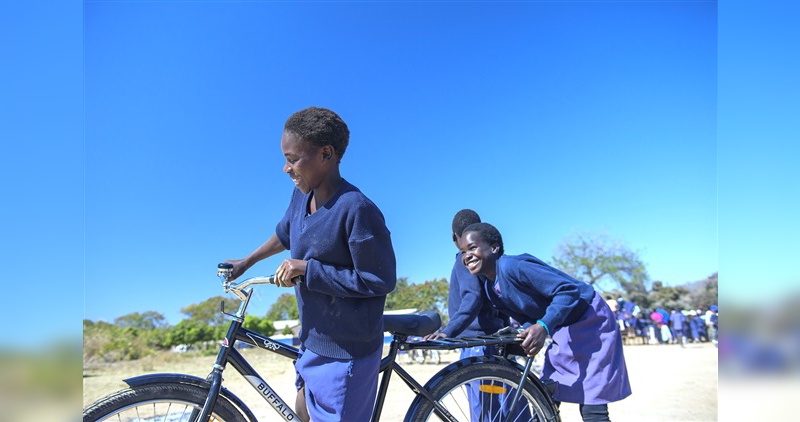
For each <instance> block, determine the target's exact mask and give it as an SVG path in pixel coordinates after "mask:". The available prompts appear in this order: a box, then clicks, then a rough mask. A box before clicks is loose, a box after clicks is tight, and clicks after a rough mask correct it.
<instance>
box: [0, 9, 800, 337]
mask: <svg viewBox="0 0 800 422" xmlns="http://www.w3.org/2000/svg"><path fill="white" fill-rule="evenodd" d="M760 12H761V13H764V14H770V16H772V13H773V12H775V10H774V9H771V10H767V11H763V10H760ZM22 14H24V15H25V17H28V18H31V19H33V20H34V21H35V22H37V23H39V24H40V25H41V27H42V28H44V27H46V28H47V29H48V30H49V32H44V31H30V30H29V28H30V27H31V26H30V24H24V23H23V22H24V20H16V19H6V20H7V22H4V23H6V25H4V26H3V27H4V28H5V31H7V32H8V33H9V35H12V37H11V38H10V39H13V40H17V41H18V42H16V43H10V45H9V46H7V47H4V48H7V49H9V50H10V53H11V54H14V55H15V56H14V57H18V60H16V62H17V63H20V64H21V65H22V66H21V69H20V70H17V69H16V67H15V68H14V69H11V70H9V72H11V76H12V77H13V79H14V80H18V81H20V83H18V84H14V85H12V86H9V87H7V88H6V89H7V91H8V94H9V98H13V100H14V101H13V104H12V105H9V106H4V110H3V111H4V113H5V115H6V116H9V119H8V123H9V124H8V125H7V126H6V128H5V129H4V130H5V131H6V133H7V134H8V136H10V138H9V139H18V140H19V142H17V143H15V145H14V149H13V150H12V152H13V153H12V154H9V155H10V156H11V157H19V160H17V159H10V160H9V162H8V166H7V168H6V170H7V171H9V173H8V174H9V175H10V176H11V177H6V178H5V183H4V186H3V187H4V189H5V192H6V194H7V195H8V196H7V197H8V198H13V200H14V201H18V202H19V203H20V204H23V206H22V207H8V212H9V214H10V216H11V217H12V221H15V222H17V221H18V222H20V224H9V225H7V226H6V227H4V228H3V231H4V236H3V237H4V238H6V239H14V245H13V247H8V253H7V254H6V256H7V257H8V259H9V262H12V263H18V265H19V266H20V268H21V269H22V270H21V272H23V274H24V277H23V278H24V281H25V286H28V287H26V289H24V290H22V291H20V293H19V295H20V296H21V297H24V298H27V300H23V301H20V302H19V304H16V305H14V306H12V307H11V311H12V312H14V313H24V312H30V311H33V312H38V310H39V309H46V310H48V311H49V310H56V311H57V313H56V314H57V315H61V313H59V312H58V310H60V309H63V317H62V318H56V320H55V321H48V324H46V328H43V330H44V331H43V332H40V333H38V335H42V334H44V335H45V336H46V335H48V333H53V332H55V333H57V332H60V331H63V330H64V328H63V327H67V326H69V327H76V326H77V327H78V330H79V323H80V319H82V318H88V319H92V320H99V319H104V320H113V319H114V318H116V317H118V316H121V315H124V314H127V313H130V312H137V311H138V312H143V311H148V310H155V311H158V312H161V313H163V314H164V315H166V316H167V318H168V319H169V321H170V322H171V323H177V322H178V321H179V320H180V318H182V314H181V313H180V308H182V307H184V306H186V305H189V304H192V303H196V302H199V301H202V300H205V299H207V298H209V297H211V296H215V295H218V294H221V289H220V287H219V284H218V281H217V279H216V277H215V276H214V270H215V266H216V264H217V263H218V262H220V261H222V260H224V259H228V258H239V257H243V256H244V255H246V254H247V253H249V252H250V251H252V250H253V249H254V248H255V247H257V246H258V245H259V244H261V242H263V241H264V240H265V239H266V238H267V237H268V236H269V235H270V234H271V233H272V231H273V229H274V225H275V223H276V222H277V221H278V219H279V218H280V216H281V215H282V214H283V212H284V210H285V206H286V205H287V203H288V199H289V195H290V193H291V189H292V184H291V182H290V180H289V179H288V177H287V176H286V175H285V174H283V173H282V172H281V166H282V164H283V160H282V156H281V153H280V148H279V142H278V141H279V139H280V134H281V129H282V125H283V122H284V121H285V119H286V118H287V117H288V116H289V115H290V114H291V113H292V112H294V111H296V110H298V109H301V108H304V107H307V106H309V105H317V106H324V107H329V108H331V109H333V110H335V111H337V112H338V113H339V114H340V115H341V116H342V117H343V118H344V119H345V121H346V122H347V123H348V125H349V126H350V129H351V144H350V147H349V149H348V151H347V155H346V156H345V158H344V160H343V162H342V173H343V175H344V176H345V177H346V178H347V179H348V180H349V181H351V182H352V183H353V184H355V185H356V186H358V187H359V188H361V189H362V191H364V192H365V193H366V194H367V195H368V196H369V197H371V198H372V199H373V201H374V202H375V203H376V204H377V205H378V206H379V207H380V208H381V209H382V210H383V212H384V215H385V216H386V220H387V225H388V226H389V228H390V230H391V231H392V234H393V241H394V247H395V251H396V255H397V261H398V276H400V277H408V278H409V280H410V281H412V282H422V281H425V280H429V279H433V278H438V277H448V276H449V272H450V268H451V267H452V262H453V261H452V259H453V255H454V253H455V249H454V247H453V246H452V243H451V242H450V240H449V224H450V220H451V218H452V216H453V214H454V213H455V212H456V211H458V210H459V209H461V208H466V207H469V208H474V209H476V210H477V211H478V212H479V213H480V214H481V216H482V217H483V218H484V220H485V221H488V222H491V223H493V224H495V225H496V226H497V227H498V228H499V229H500V230H501V232H502V233H503V236H504V238H505V242H506V250H507V252H508V253H523V252H527V253H531V254H533V255H536V256H538V257H540V258H543V259H549V258H550V257H552V256H553V254H554V253H555V249H556V246H557V245H558V244H559V243H560V242H562V241H563V240H564V239H565V238H566V237H567V236H569V235H570V234H572V233H574V232H575V231H591V232H605V233H606V234H608V235H609V236H610V237H612V238H614V239H617V240H619V241H622V242H624V243H625V244H626V245H627V246H628V247H629V248H631V249H633V250H636V251H638V252H639V254H640V257H641V258H642V260H643V261H644V262H645V263H646V264H647V268H648V271H649V274H650V277H651V279H652V280H661V281H664V282H665V283H667V284H671V285H674V284H682V283H686V282H690V281H695V280H699V279H703V278H705V277H707V276H709V275H711V274H712V273H714V272H717V271H718V270H719V269H720V267H723V268H728V269H730V270H731V271H730V273H729V274H730V275H731V277H730V278H729V279H728V280H729V281H728V282H730V283H732V285H736V286H737V288H736V289H735V290H736V291H738V292H741V294H742V295H747V294H749V293H748V292H752V291H753V289H750V288H748V286H749V285H752V284H753V283H752V282H751V280H752V279H753V278H752V277H754V276H756V275H757V276H758V277H759V283H761V286H764V285H769V283H777V285H779V286H785V285H787V283H789V282H791V281H792V280H796V278H795V273H796V272H795V273H793V272H792V270H791V269H788V270H787V269H786V268H785V266H781V265H773V266H769V267H768V268H766V269H765V268H764V267H761V268H760V269H759V271H758V273H755V272H754V271H755V270H753V269H752V267H753V266H751V265H745V264H744V263H745V262H746V261H747V258H748V257H750V256H754V254H755V256H759V254H770V249H769V248H761V249H756V250H754V249H752V248H737V247H734V246H725V248H727V249H726V250H727V251H728V252H727V254H726V255H724V256H725V257H727V258H724V261H723V262H724V263H725V264H724V265H720V264H719V263H718V259H717V256H718V252H720V253H721V252H722V250H723V247H719V248H718V241H721V240H722V239H723V238H725V236H727V237H728V238H735V239H736V240H740V239H746V240H752V241H755V242H761V243H763V242H765V241H766V239H765V236H769V235H774V236H776V238H777V239H778V242H781V243H779V244H780V245H782V246H785V247H782V248H777V249H775V251H774V252H775V253H773V254H771V255H770V256H775V255H777V256H779V257H785V258H790V252H788V251H789V250H791V248H792V246H791V245H792V243H791V241H790V239H792V238H793V236H792V233H796V232H792V230H791V229H790V228H788V227H787V226H786V225H783V224H781V223H780V221H781V218H786V217H787V216H791V215H796V210H797V208H798V207H797V203H796V200H795V199H794V197H792V198H789V197H787V196H786V195H784V196H780V198H779V200H780V201H782V202H780V205H781V206H780V207H778V209H777V210H774V209H771V208H767V207H765V206H764V203H765V202H766V201H767V198H771V195H770V193H768V192H766V191H764V190H762V189H760V188H759V187H757V186H758V184H759V181H760V180H762V179H765V180H767V181H770V182H771V183H770V184H769V187H770V189H769V191H771V192H772V193H780V192H784V191H785V189H783V188H782V186H786V184H789V186H791V183H790V181H791V180H796V172H797V171H796V170H793V169H792V166H790V164H791V162H790V161H789V160H790V158H791V157H792V155H791V154H788V151H786V150H782V149H781V146H782V145H783V143H782V141H784V139H783V137H782V136H779V134H778V132H777V131H776V132H775V133H774V134H773V136H772V137H765V139H763V140H762V139H759V143H762V142H763V145H770V146H771V148H764V149H759V148H752V145H748V148H741V146H742V144H743V142H742V141H745V140H748V139H749V138H748V137H749V136H755V134H754V133H753V132H748V130H750V131H752V130H753V129H752V128H750V127H747V128H745V127H744V126H743V125H745V124H746V120H747V119H745V118H744V117H748V118H752V117H754V116H755V117H758V116H760V117H761V118H762V119H763V120H764V121H766V122H774V121H777V120H780V118H779V117H778V116H776V115H775V114H774V113H765V112H761V114H758V113H753V112H752V111H753V110H750V109H747V107H748V106H750V105H749V104H748V105H747V106H744V105H743V103H741V102H736V101H734V102H728V103H726V105H724V106H721V105H720V100H721V99H723V98H726V99H730V98H731V97H729V96H726V93H727V92H730V91H724V92H723V91H722V89H723V88H728V89H730V88H734V89H740V87H739V86H738V81H740V80H743V79H744V80H750V81H752V80H753V79H754V78H753V77H752V75H751V73H750V72H749V71H748V70H747V69H746V68H742V67H740V66H736V67H734V70H733V71H731V70H728V71H727V72H723V71H719V70H718V64H719V65H721V64H722V62H723V61H724V60H725V58H726V57H727V58H730V57H732V56H733V54H731V52H732V50H733V52H734V53H735V52H738V50H739V49H740V47H739V44H736V47H732V46H731V44H725V43H724V42H720V43H718V38H717V31H718V13H717V5H716V3H714V2H559V1H556V2H525V3H518V2H513V3H500V4H497V3H483V2H469V3H461V2H458V3H456V2H437V3H425V2H415V3H404V2H396V3H395V2H390V3H383V2H370V3H360V2H342V3H339V2H308V3H299V2H281V3H272V2H136V1H133V2H85V3H84V4H83V6H82V8H80V7H74V6H73V7H63V8H61V9H59V8H52V9H46V10H45V11H42V9H35V8H31V10H28V9H24V10H22ZM720 15H721V16H724V13H723V12H720ZM64 16H66V17H67V18H68V20H67V22H72V21H73V20H74V19H77V21H78V22H81V21H82V23H79V24H78V26H77V29H78V36H77V37H75V36H66V35H65V36H63V37H61V36H59V35H60V34H62V33H63V34H72V32H69V31H73V32H74V31H75V28H76V25H75V24H74V23H72V24H68V23H61V22H62V21H61V20H60V18H62V17H64ZM733 19H734V20H736V19H739V20H743V18H742V17H741V16H738V15H737V16H735V17H734V18H733ZM744 20H746V19H744ZM723 22H724V20H723ZM781 22H783V23H784V24H787V25H788V23H787V22H786V21H781ZM35 27H36V26H34V28H35ZM781 27H783V26H781V25H777V26H775V27H773V30H777V29H775V28H781ZM719 29H720V30H722V29H723V28H719ZM767 36H769V33H767ZM7 38H8V37H7ZM775 38H780V34H776V35H775ZM734 39H735V35H734ZM748 39H751V40H752V38H748ZM768 39H769V40H772V39H773V38H768ZM53 42H55V43H56V44H57V45H58V46H61V47H63V52H62V49H58V50H56V52H53V53H51V54H50V55H48V56H47V58H46V59H43V58H42V57H41V56H39V55H37V54H35V53H34V51H35V50H33V49H31V48H30V47H31V46H39V47H41V46H42V45H46V44H47V45H49V44H51V43H53ZM750 48H751V50H750V51H752V52H755V53H757V54H761V55H762V58H763V62H761V63H764V66H766V64H767V63H770V62H772V61H774V60H775V57H778V56H779V53H778V52H774V51H770V50H769V49H767V50H765V49H764V48H763V45H751V46H750ZM723 51H725V52H727V53H728V54H729V55H727V56H725V57H722V56H719V57H720V58H719V59H718V53H720V54H721V53H722V52H723ZM81 53H82V54H81ZM748 63H749V62H748ZM25 65H31V66H25ZM751 66H755V64H751ZM54 68H55V69H57V70H58V73H57V75H58V77H52V76H50V75H52V74H53V73H51V72H52V70H53V69H54ZM23 69H24V70H23ZM754 71H758V69H754ZM777 76H780V75H777ZM748 78H749V79H748ZM64 81H70V82H72V83H63V82H64ZM75 81H78V83H74V82H75ZM759 82H761V83H762V84H769V82H763V81H761V80H759ZM749 94H750V95H751V97H752V98H757V99H759V100H761V101H762V102H763V103H765V104H773V103H771V102H769V101H768V100H767V99H765V96H766V97H769V96H770V95H777V94H778V93H777V89H776V91H775V92H772V91H753V92H750V93H749ZM792 104H793V103H792ZM792 104H788V105H790V106H791V105H792ZM750 107H751V106H750ZM761 110H762V109H758V111H761ZM785 112H786V113H788V111H785ZM42 116H46V117H47V118H48V119H44V120H43V119H42ZM718 119H724V121H725V122H726V123H725V125H723V126H718ZM43 121H47V122H48V123H46V124H45V123H42V122H43ZM722 134H725V135H728V136H730V138H733V139H731V140H728V139H726V140H725V142H724V143H723V144H722V145H721V146H720V144H719V143H718V141H719V136H721V135H722ZM772 142H774V145H772V144H771V143H772ZM782 152H786V153H782ZM31 157H35V158H33V159H32V160H31ZM773 159H777V160H779V162H781V163H782V164H784V165H783V166H779V167H777V166H772V165H770V162H771V161H770V160H773ZM743 164H746V168H747V169H748V170H749V172H747V173H746V174H744V175H743V174H742V173H741V172H739V171H738V169H739V168H741V167H742V165H743ZM723 176H724V179H723ZM16 181H22V182H24V183H16ZM751 184H752V185H751ZM6 185H8V186H6ZM743 190H744V191H745V192H742V191H743ZM751 191H752V192H751ZM743 193H745V194H743ZM746 193H750V194H751V195H747V194H746ZM726 194H727V196H725V195H726ZM752 195H755V196H752ZM723 196H724V197H723ZM748 197H751V198H753V197H754V198H755V199H756V200H755V201H748V200H747V199H746V198H748ZM722 204H730V205H731V207H730V208H727V210H728V211H720V212H719V213H718V205H720V206H722ZM720 209H721V208H720ZM725 212H727V214H725ZM758 213H764V215H765V217H764V218H759V219H758V220H757V221H758V223H759V228H756V227H751V226H746V227H745V228H744V229H743V226H742V224H741V223H740V222H741V221H743V220H744V221H750V216H752V215H756V214H758ZM720 226H725V227H727V228H729V229H731V230H729V231H727V232H724V233H726V234H724V235H720V236H719V239H718V236H717V233H718V230H719V229H720ZM748 236H749V237H748ZM4 243H5V242H4ZM732 244H733V242H731V245H732ZM773 244H774V242H773ZM4 246H5V245H4ZM795 249H796V248H795ZM282 258H283V256H279V257H273V258H270V259H268V260H265V261H264V262H262V263H260V264H259V265H257V266H255V267H253V269H251V270H250V272H249V273H248V275H265V274H271V273H272V272H273V271H274V269H275V268H276V267H277V265H278V264H279V262H280V260H281V259H282ZM63 274H68V275H67V276H63ZM62 278H63V281H62ZM737 282H738V283H739V284H737ZM38 283H44V284H43V285H44V286H46V287H45V288H43V290H45V291H46V294H44V295H43V297H42V298H41V299H40V300H39V302H38V303H37V304H36V307H34V308H32V309H30V308H29V306H30V302H29V301H28V300H32V298H33V297H35V296H36V295H35V293H34V292H36V291H37V290H36V286H37V285H38ZM723 286H724V284H723ZM739 287H742V288H741V289H740V288H739ZM723 289H724V287H723ZM284 292H288V290H286V291H283V290H278V289H270V288H263V289H260V290H259V292H258V294H257V297H256V298H255V299H254V301H253V306H252V310H253V311H254V312H263V311H266V309H267V308H268V307H269V305H270V304H271V303H272V302H273V301H274V299H275V298H276V297H277V296H278V295H279V294H280V293H284ZM65 302H69V303H73V302H77V303H82V306H81V307H80V308H79V309H75V307H74V305H73V306H72V307H70V306H69V305H68V304H65ZM42 312H45V311H42ZM9 328H10V327H9ZM4 337H7V336H6V335H5V334H4ZM20 341H35V340H25V339H22V340H20Z"/></svg>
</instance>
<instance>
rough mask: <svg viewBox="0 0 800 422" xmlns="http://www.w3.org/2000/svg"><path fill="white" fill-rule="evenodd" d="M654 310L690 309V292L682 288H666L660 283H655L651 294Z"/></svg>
mask: <svg viewBox="0 0 800 422" xmlns="http://www.w3.org/2000/svg"><path fill="white" fill-rule="evenodd" d="M650 300H651V305H652V306H653V308H663V309H664V310H667V311H670V310H672V309H679V310H680V309H689V308H690V306H689V291H688V290H686V288H685V287H682V286H676V287H673V286H665V285H664V283H662V282H660V281H654V282H653V291H652V292H651V293H650Z"/></svg>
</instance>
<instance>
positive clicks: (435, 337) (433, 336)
mask: <svg viewBox="0 0 800 422" xmlns="http://www.w3.org/2000/svg"><path fill="white" fill-rule="evenodd" d="M440 338H447V334H445V333H433V334H428V335H427V336H425V337H423V338H422V339H423V340H439V339H440Z"/></svg>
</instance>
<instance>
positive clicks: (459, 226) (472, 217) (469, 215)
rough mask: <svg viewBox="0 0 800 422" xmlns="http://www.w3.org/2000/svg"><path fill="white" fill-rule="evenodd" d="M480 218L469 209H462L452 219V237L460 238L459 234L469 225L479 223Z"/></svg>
mask: <svg viewBox="0 0 800 422" xmlns="http://www.w3.org/2000/svg"><path fill="white" fill-rule="evenodd" d="M480 222H481V217H480V216H479V215H478V213H477V212H475V211H473V210H471V209H463V210H461V211H459V212H457V213H456V215H455V217H453V236H458V237H461V233H463V232H464V229H465V228H467V226H469V225H470V224H475V223H480ZM453 240H455V239H453Z"/></svg>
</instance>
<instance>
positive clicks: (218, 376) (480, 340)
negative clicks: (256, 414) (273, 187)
mask: <svg viewBox="0 0 800 422" xmlns="http://www.w3.org/2000/svg"><path fill="white" fill-rule="evenodd" d="M227 270H229V267H228V266H227V265H225V264H220V266H219V272H218V275H219V276H220V278H221V279H222V280H223V288H224V289H225V291H226V292H231V293H233V294H235V295H236V296H237V297H238V298H240V299H241V300H242V302H241V304H240V305H239V309H238V310H237V311H236V313H234V314H228V313H225V312H224V310H223V313H225V314H226V315H228V316H229V317H231V318H232V321H231V325H230V327H229V328H228V333H227V334H226V336H225V339H224V340H223V342H222V345H221V347H220V351H219V353H218V354H217V358H216V361H215V363H214V366H213V369H212V371H211V372H210V373H209V374H208V376H207V377H206V381H207V382H208V383H209V384H210V388H209V393H208V398H207V399H206V401H205V403H204V405H203V408H202V409H201V410H200V411H199V415H198V416H199V417H198V418H194V417H192V419H191V420H196V421H206V420H208V418H209V416H210V415H211V411H212V409H213V408H214V405H215V404H216V400H217V397H218V396H219V394H220V390H221V389H222V372H223V371H224V370H225V367H226V366H227V364H228V363H230V364H231V366H233V368H234V369H235V370H236V371H237V372H239V373H240V374H241V375H242V376H243V377H244V378H245V379H246V380H247V381H248V383H249V384H250V385H251V386H252V387H253V388H254V389H255V390H256V391H258V392H259V393H260V395H261V397H262V398H263V399H264V400H265V401H266V402H267V403H268V404H269V405H270V406H271V407H272V408H273V410H275V412H276V413H278V415H280V416H281V417H282V418H283V420H285V421H295V420H299V416H298V415H297V413H295V411H294V410H293V408H292V407H291V406H289V405H288V404H287V403H286V401H284V399H283V398H281V397H280V396H279V395H278V394H277V393H276V392H275V390H274V389H273V388H272V387H271V386H270V385H269V383H268V382H267V381H266V380H265V379H264V378H262V377H261V375H259V374H258V372H257V371H256V370H255V369H254V368H253V367H252V365H250V363H248V362H247V359H245V357H244V356H242V354H241V353H240V352H239V351H238V350H236V348H235V347H234V346H235V344H236V342H243V343H247V344H250V345H251V346H254V347H257V348H260V349H264V350H267V351H269V352H272V353H276V354H278V355H280V356H283V357H285V358H288V359H292V360H293V361H296V360H297V358H298V357H299V355H300V350H299V349H297V348H296V347H293V346H289V345H286V344H283V343H280V342H277V341H275V340H273V339H271V338H270V337H269V336H265V335H262V334H260V333H257V332H255V331H252V330H249V329H247V328H244V327H243V326H242V324H243V323H244V317H245V313H246V310H247V305H248V304H249V301H250V297H251V296H252V291H253V289H252V287H250V286H252V285H256V284H266V283H270V284H274V277H272V276H270V277H253V278H250V279H247V280H244V281H243V282H241V283H238V284H236V283H234V282H232V281H228V280H227V276H229V275H230V273H229V272H227ZM399 322H400V321H399V320H396V323H397V324H399ZM436 324H437V328H438V324H439V322H438V314H437V321H436ZM387 325H389V324H388V322H387ZM387 331H392V330H389V329H387ZM392 332H393V338H392V342H391V343H390V344H389V352H388V354H387V355H386V356H385V357H383V358H382V359H381V363H380V370H379V372H380V374H381V379H380V382H379V385H378V392H377V396H376V399H375V405H374V407H373V412H372V417H371V419H370V420H371V421H378V420H380V416H381V412H382V410H383V404H384V402H385V400H386V395H387V394H388V391H389V382H390V380H391V378H392V374H393V373H396V374H397V375H398V376H399V377H400V379H402V380H403V381H404V382H405V384H406V385H407V386H408V387H409V388H410V389H411V390H412V391H413V392H414V393H415V394H418V395H420V396H422V397H424V398H425V400H427V401H429V402H430V403H432V405H433V407H434V409H435V412H436V414H437V415H438V416H439V417H440V418H442V419H444V420H447V421H452V422H456V419H455V418H454V417H453V416H452V415H451V414H450V413H449V412H448V411H447V409H446V408H445V407H444V406H442V405H441V404H440V403H438V402H437V401H436V400H435V399H434V398H433V397H432V396H431V394H430V392H429V391H428V390H427V389H426V388H425V387H424V386H423V385H422V384H420V383H419V382H418V381H417V380H415V379H414V378H413V377H412V376H411V375H410V374H409V373H408V372H407V371H406V370H405V369H403V368H402V367H401V366H400V365H399V364H398V363H397V362H396V357H397V355H398V351H400V350H412V349H450V350H452V349H457V348H464V347H473V346H478V345H484V346H485V345H500V346H508V345H510V344H516V343H518V342H519V340H518V339H515V338H513V337H497V336H486V337H475V338H469V339H443V340H430V341H424V342H419V343H409V342H406V340H407V338H408V335H410V334H403V333H401V332H400V330H399V329H397V330H396V331H392ZM506 334H507V333H506ZM526 372H527V371H526ZM525 378H526V376H525V373H522V379H521V382H520V384H522V383H524V382H525ZM193 416H194V415H193Z"/></svg>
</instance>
